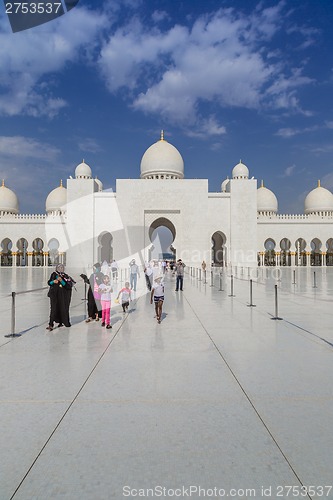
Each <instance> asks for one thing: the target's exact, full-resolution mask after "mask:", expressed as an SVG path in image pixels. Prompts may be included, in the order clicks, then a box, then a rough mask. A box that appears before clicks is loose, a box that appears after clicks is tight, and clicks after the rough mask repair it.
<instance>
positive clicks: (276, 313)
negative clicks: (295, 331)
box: [271, 285, 283, 320]
mask: <svg viewBox="0 0 333 500" xmlns="http://www.w3.org/2000/svg"><path fill="white" fill-rule="evenodd" d="M274 286H275V316H274V318H271V319H279V320H281V319H283V318H279V315H278V292H277V289H278V286H277V285H274Z"/></svg>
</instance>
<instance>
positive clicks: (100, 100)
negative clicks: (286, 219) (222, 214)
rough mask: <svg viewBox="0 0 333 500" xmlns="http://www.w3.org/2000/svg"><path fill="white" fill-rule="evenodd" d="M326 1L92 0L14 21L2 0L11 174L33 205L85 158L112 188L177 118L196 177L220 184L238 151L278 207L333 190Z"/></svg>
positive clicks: (1, 75) (177, 132) (5, 162)
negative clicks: (29, 22) (31, 23)
mask: <svg viewBox="0 0 333 500" xmlns="http://www.w3.org/2000/svg"><path fill="white" fill-rule="evenodd" d="M332 25H333V4H332V2H330V1H328V0H316V1H313V0H303V1H302V2H299V1H298V0H292V1H290V0H285V1H273V0H264V1H262V2H256V1H253V0H238V1H237V0H220V1H213V0H205V1H203V0H184V1H181V0H168V1H164V0H160V1H154V0H146V1H143V0H105V1H101V0H94V1H89V0H80V3H79V4H78V6H77V7H76V8H74V9H72V10H71V11H70V12H68V13H67V14H66V15H64V16H62V17H60V18H58V19H56V20H54V21H52V22H49V23H47V24H44V25H42V26H39V27H35V28H33V29H30V30H26V31H23V32H19V33H15V34H13V33H12V32H11V29H10V25H9V21H8V19H7V17H6V15H5V9H4V5H3V3H1V4H0V177H1V178H4V179H5V184H6V186H8V187H9V188H11V189H13V190H14V191H15V193H16V194H17V195H18V197H19V202H20V212H21V213H44V211H45V199H46V196H47V195H48V193H49V192H50V191H51V190H52V189H54V188H55V187H57V186H58V185H59V183H60V179H63V180H64V181H65V179H67V178H68V177H69V176H70V175H73V174H74V170H75V167H76V165H77V164H79V163H80V162H81V161H82V159H83V158H84V159H85V161H86V162H87V163H88V164H89V165H90V167H91V168H92V171H93V175H94V176H98V177H99V178H100V179H101V180H102V182H103V184H104V188H105V189H108V188H113V189H114V188H115V179H116V178H137V177H139V175H140V161H141V157H142V155H143V153H144V152H145V150H146V149H147V148H148V147H149V146H150V145H151V144H152V143H154V142H155V141H156V140H158V138H159V134H160V130H161V129H164V130H165V138H166V139H167V140H169V141H170V142H171V143H172V144H173V145H174V146H176V147H177V148H178V150H179V151H180V153H181V154H182V156H183V158H184V162H185V177H186V178H208V179H209V190H210V191H219V190H220V185H221V182H222V181H223V180H224V179H225V178H226V177H227V176H230V175H231V171H232V168H233V167H234V165H236V164H237V163H238V161H239V160H240V159H242V161H243V162H244V163H245V164H246V165H247V166H248V168H249V170H250V176H251V177H252V176H254V177H255V178H256V179H258V185H260V181H261V179H264V183H265V186H266V187H268V188H270V189H271V190H272V191H273V192H274V193H275V194H276V196H277V198H278V201H279V212H280V213H302V212H303V203H304V198H305V196H306V194H307V193H308V192H309V191H310V190H311V189H313V188H314V187H316V185H317V179H321V185H322V186H324V187H326V188H328V189H330V190H333V113H332V111H333V98H332V90H333V71H332V70H333V56H332V54H333V52H332V47H333V31H332Z"/></svg>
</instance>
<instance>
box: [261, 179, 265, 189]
mask: <svg viewBox="0 0 333 500" xmlns="http://www.w3.org/2000/svg"><path fill="white" fill-rule="evenodd" d="M260 187H262V188H263V187H265V186H264V180H263V179H261V186H260Z"/></svg>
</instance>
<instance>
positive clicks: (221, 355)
mask: <svg viewBox="0 0 333 500" xmlns="http://www.w3.org/2000/svg"><path fill="white" fill-rule="evenodd" d="M184 296H185V300H186V302H187V303H188V305H189V307H190V308H191V309H192V311H193V314H194V315H195V316H196V317H197V319H198V321H199V323H200V324H201V326H202V328H203V329H204V331H205V333H206V335H207V336H208V338H209V339H210V341H211V342H212V344H213V346H214V347H215V349H216V351H217V352H218V354H219V355H220V357H221V358H222V360H223V361H224V363H225V365H226V366H227V368H228V370H229V371H230V373H231V375H232V376H233V378H234V379H235V381H236V383H237V385H238V386H239V388H240V389H241V391H242V392H243V394H244V396H245V397H246V399H247V401H248V402H249V403H250V405H251V407H252V408H253V410H254V411H255V413H256V415H257V417H258V418H259V420H260V421H261V423H262V424H263V426H264V427H265V429H266V431H267V432H268V434H269V436H270V437H271V439H272V440H273V442H274V443H275V445H276V447H277V448H278V450H279V451H280V453H281V455H282V456H283V458H284V459H285V461H286V462H287V464H288V466H289V468H290V469H291V471H292V472H293V474H294V476H295V477H296V479H297V480H298V482H299V484H300V485H301V486H304V484H303V482H302V480H301V478H300V477H299V475H298V474H297V472H296V470H295V469H294V467H293V466H292V464H291V463H290V461H289V459H288V458H287V456H286V455H285V453H284V452H283V450H282V448H281V447H280V445H279V444H278V442H277V440H276V439H275V437H274V436H273V434H272V432H271V431H270V429H269V427H268V425H267V424H266V423H265V421H264V420H263V418H262V417H261V415H260V413H259V411H258V410H257V408H256V407H255V405H254V403H253V402H252V400H251V398H250V396H249V395H248V394H247V392H246V391H245V389H244V387H243V386H242V384H241V382H240V381H239V380H238V378H237V376H236V374H235V373H234V371H233V369H232V368H231V366H230V365H229V363H228V362H227V360H226V359H225V357H224V356H223V354H222V352H221V351H220V349H219V348H218V346H217V345H216V343H215V342H214V340H213V338H212V337H211V335H210V334H209V333H208V331H207V329H206V328H205V326H204V324H203V323H202V321H201V320H200V318H199V316H198V315H197V313H196V311H195V310H194V309H193V307H192V306H191V304H190V302H189V300H188V299H187V298H186V295H185V294H184ZM307 497H308V498H310V499H311V500H312V497H311V496H310V495H309V494H308V493H307Z"/></svg>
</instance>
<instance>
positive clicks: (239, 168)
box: [232, 160, 249, 179]
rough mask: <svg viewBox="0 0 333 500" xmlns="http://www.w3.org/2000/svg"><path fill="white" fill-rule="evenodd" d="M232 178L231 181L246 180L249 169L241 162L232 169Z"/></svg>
mask: <svg viewBox="0 0 333 500" xmlns="http://www.w3.org/2000/svg"><path fill="white" fill-rule="evenodd" d="M232 178H233V179H248V178H249V169H248V168H247V166H246V165H245V164H244V163H242V160H240V161H239V163H238V164H237V165H236V166H235V167H234V168H233V169H232Z"/></svg>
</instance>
